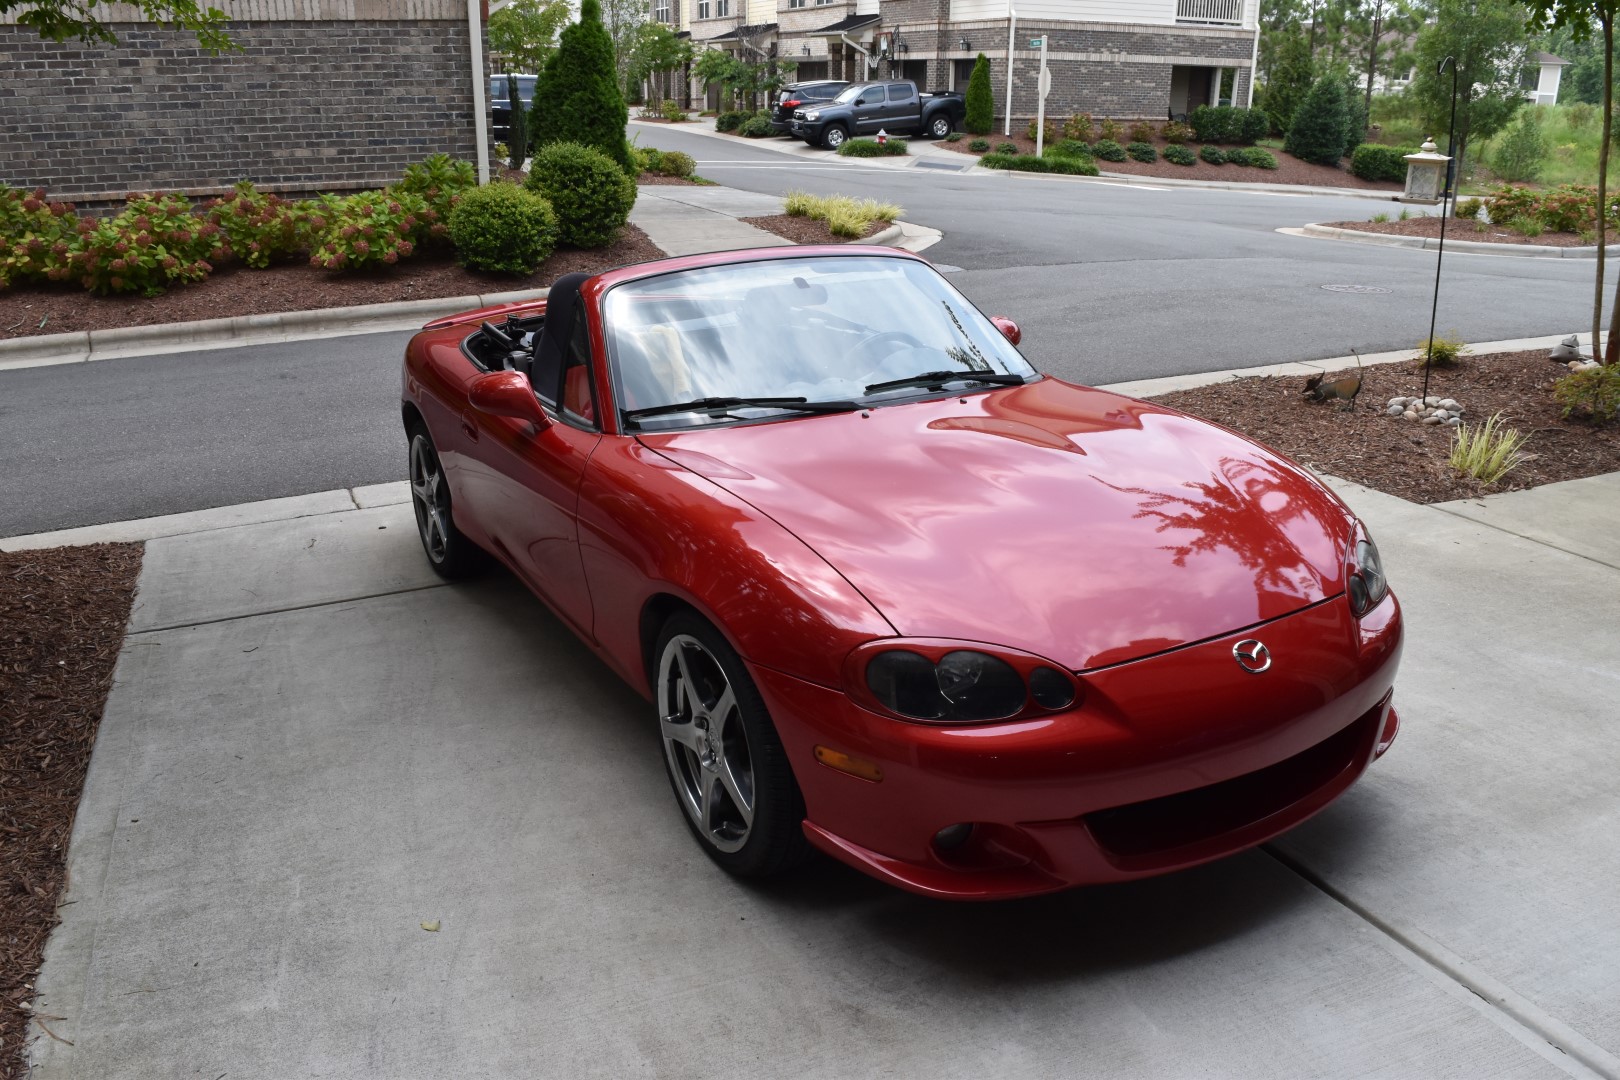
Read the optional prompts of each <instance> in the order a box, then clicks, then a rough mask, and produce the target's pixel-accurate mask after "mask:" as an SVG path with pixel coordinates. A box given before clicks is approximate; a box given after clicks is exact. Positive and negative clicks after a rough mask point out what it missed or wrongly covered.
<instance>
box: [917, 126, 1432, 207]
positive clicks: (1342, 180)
mask: <svg viewBox="0 0 1620 1080" xmlns="http://www.w3.org/2000/svg"><path fill="white" fill-rule="evenodd" d="M979 137H982V138H984V139H987V140H989V142H990V147H991V150H994V149H995V148H996V147H997V146H1000V145H1001V144H1002V143H1009V142H1010V143H1013V144H1014V145H1016V146H1017V147H1018V153H1020V154H1033V153H1034V152H1035V140H1034V139H1030V138H1027V137H1025V136H1024V135H1023V134H1021V133H1020V134H1014V135H1012V136H1005V135H1000V134H996V135H985V136H979ZM974 138H975V136H972V135H964V136H963V137H962V138H961V139H960V140H958V141H957V142H948V141H946V142H936V143H934V145H935V146H937V147H940V148H942V149H945V150H953V151H955V152H956V153H958V154H966V155H969V156H971V157H982V156H983V155H982V154H980V153H978V152H976V151H973V150H969V149H968V144H969V143H970V142H972V141H973V139H974ZM1048 145H1050V143H1048ZM1150 145H1151V146H1152V147H1153V149H1154V152H1155V153H1157V154H1158V155H1159V157H1160V160H1158V161H1155V162H1153V163H1152V164H1147V163H1145V162H1141V161H1133V160H1125V161H1118V162H1116V161H1096V162H1094V164H1095V165H1096V166H1097V168H1098V169H1100V170H1102V171H1103V172H1104V173H1118V174H1120V175H1124V176H1156V177H1164V178H1167V179H1173V180H1227V181H1235V182H1239V183H1246V184H1303V185H1310V186H1314V187H1339V188H1364V189H1367V190H1370V191H1389V192H1396V191H1400V190H1401V185H1400V184H1392V183H1385V182H1374V181H1370V180H1363V179H1361V178H1360V177H1359V176H1356V175H1355V174H1353V173H1351V172H1350V170H1348V169H1335V168H1333V167H1331V166H1328V165H1313V164H1311V163H1310V162H1308V161H1301V160H1299V159H1298V158H1296V157H1292V156H1290V155H1288V154H1285V153H1283V152H1282V151H1281V150H1270V151H1269V153H1270V154H1271V156H1272V157H1274V158H1276V159H1277V167H1276V168H1275V169H1260V168H1255V167H1253V166H1249V165H1211V164H1210V163H1209V162H1207V161H1203V160H1201V159H1200V160H1199V161H1198V162H1197V163H1195V164H1193V165H1173V164H1171V163H1170V162H1168V161H1165V160H1163V157H1164V150H1165V147H1167V146H1169V145H1170V144H1169V143H1167V142H1165V141H1164V140H1163V139H1155V140H1153V141H1152V142H1151V143H1150ZM1199 145H1200V144H1199V143H1197V142H1196V141H1193V142H1188V143H1187V144H1186V146H1187V148H1188V149H1190V150H1192V151H1193V152H1194V153H1196V152H1197V150H1198V147H1199Z"/></svg>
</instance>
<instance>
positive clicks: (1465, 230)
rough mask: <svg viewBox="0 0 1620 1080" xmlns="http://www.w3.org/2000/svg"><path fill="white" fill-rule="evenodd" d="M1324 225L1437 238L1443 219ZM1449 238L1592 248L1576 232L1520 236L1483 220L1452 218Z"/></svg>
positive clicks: (1447, 224)
mask: <svg viewBox="0 0 1620 1080" xmlns="http://www.w3.org/2000/svg"><path fill="white" fill-rule="evenodd" d="M1323 224H1325V225H1328V226H1330V227H1332V228H1335V229H1354V230H1355V231H1356V232H1369V233H1382V234H1383V235H1385V236H1425V237H1429V238H1431V239H1438V238H1439V236H1440V218H1439V217H1437V216H1430V217H1422V216H1419V217H1410V218H1407V219H1406V220H1405V221H1328V222H1324V223H1323ZM1446 239H1447V240H1480V241H1484V242H1485V243H1488V244H1540V245H1543V246H1546V247H1591V246H1592V244H1590V243H1589V242H1587V241H1584V240H1582V239H1581V238H1580V236H1579V235H1578V234H1576V233H1567V232H1549V233H1542V234H1541V235H1540V236H1533V237H1532V236H1521V235H1519V234H1518V233H1516V232H1510V231H1508V230H1507V229H1504V228H1502V227H1501V226H1499V225H1487V224H1486V223H1485V222H1483V221H1468V220H1466V219H1459V218H1453V219H1452V220H1450V221H1448V222H1446Z"/></svg>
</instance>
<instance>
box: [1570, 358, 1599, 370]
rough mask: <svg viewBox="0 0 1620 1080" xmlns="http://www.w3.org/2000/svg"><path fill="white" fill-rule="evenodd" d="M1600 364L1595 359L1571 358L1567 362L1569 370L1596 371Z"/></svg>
mask: <svg viewBox="0 0 1620 1080" xmlns="http://www.w3.org/2000/svg"><path fill="white" fill-rule="evenodd" d="M1602 366H1603V365H1602V364H1600V363H1598V362H1597V361H1596V360H1571V361H1570V362H1569V370H1571V371H1596V370H1597V369H1598V368H1600V367H1602Z"/></svg>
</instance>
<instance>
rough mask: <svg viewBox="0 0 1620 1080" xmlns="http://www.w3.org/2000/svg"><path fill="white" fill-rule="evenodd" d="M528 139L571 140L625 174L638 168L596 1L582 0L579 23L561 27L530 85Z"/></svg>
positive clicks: (537, 141)
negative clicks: (602, 156) (531, 104)
mask: <svg viewBox="0 0 1620 1080" xmlns="http://www.w3.org/2000/svg"><path fill="white" fill-rule="evenodd" d="M530 118H531V119H532V120H533V124H532V127H533V132H532V141H533V143H534V145H535V146H536V147H544V146H548V145H550V144H552V143H558V142H571V143H578V144H580V145H581V146H591V147H595V148H596V149H598V150H600V151H602V153H604V154H606V155H607V156H608V157H609V158H611V159H612V160H613V161H614V162H616V163H617V164H618V166H619V168H621V169H623V170H624V171H625V174H626V175H627V176H633V175H635V173H636V167H635V163H634V162H633V161H632V160H631V157H630V144H629V143H627V142H625V138H624V127H625V124H626V123H628V122H629V119H630V110H629V109H627V108H626V107H625V104H624V95H623V94H622V93H621V92H620V90H619V79H618V74H617V72H616V70H615V68H614V64H613V41H612V39H611V38H610V37H608V32H607V28H606V27H604V26H603V25H602V5H601V2H600V0H582V2H581V3H580V5H579V22H577V23H574V24H573V25H572V26H570V27H568V29H566V30H564V31H563V32H562V40H561V41H560V42H559V43H558V45H557V51H556V52H554V53H552V54H551V58H550V59H549V60H547V61H546V67H545V70H544V71H542V72H541V73H540V78H539V79H538V80H537V81H536V83H535V87H534V109H533V112H532V115H531V117H530Z"/></svg>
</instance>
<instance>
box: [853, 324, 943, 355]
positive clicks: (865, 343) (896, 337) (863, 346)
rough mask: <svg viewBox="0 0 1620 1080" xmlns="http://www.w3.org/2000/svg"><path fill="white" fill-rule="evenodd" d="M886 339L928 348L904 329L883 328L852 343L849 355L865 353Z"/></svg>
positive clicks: (916, 347)
mask: <svg viewBox="0 0 1620 1080" xmlns="http://www.w3.org/2000/svg"><path fill="white" fill-rule="evenodd" d="M885 341H896V342H900V343H903V344H906V345H910V346H911V347H912V348H914V349H925V348H927V346H926V345H924V344H923V343H922V342H920V341H918V340H917V339H916V338H915V337H913V336H912V335H910V334H908V333H906V332H905V331H904V330H883V331H880V332H879V333H876V334H869V335H867V336H866V337H864V338H862V339H861V340H859V341H857V342H856V343H855V344H854V345H852V346H851V347H850V350H849V355H850V356H858V355H859V354H861V353H864V352H865V351H866V350H868V349H870V348H872V347H873V346H874V345H878V344H881V343H882V342H885ZM889 352H894V350H893V349H890V350H889Z"/></svg>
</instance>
